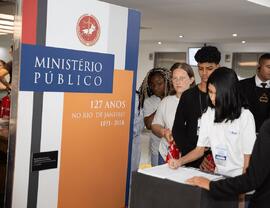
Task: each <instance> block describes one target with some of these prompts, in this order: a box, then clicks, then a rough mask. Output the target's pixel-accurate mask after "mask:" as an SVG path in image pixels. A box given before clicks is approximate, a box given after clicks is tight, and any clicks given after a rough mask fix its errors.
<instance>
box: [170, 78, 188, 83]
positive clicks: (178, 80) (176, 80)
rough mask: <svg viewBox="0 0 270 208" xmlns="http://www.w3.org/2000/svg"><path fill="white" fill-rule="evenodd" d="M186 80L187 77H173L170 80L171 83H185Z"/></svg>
mask: <svg viewBox="0 0 270 208" xmlns="http://www.w3.org/2000/svg"><path fill="white" fill-rule="evenodd" d="M186 79H187V77H174V78H172V81H173V82H180V81H181V82H183V81H185V80H186Z"/></svg>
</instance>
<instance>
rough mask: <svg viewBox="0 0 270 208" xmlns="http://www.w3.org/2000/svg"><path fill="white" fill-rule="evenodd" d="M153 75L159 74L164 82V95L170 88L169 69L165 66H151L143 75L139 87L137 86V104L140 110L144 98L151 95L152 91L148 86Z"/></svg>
mask: <svg viewBox="0 0 270 208" xmlns="http://www.w3.org/2000/svg"><path fill="white" fill-rule="evenodd" d="M155 75H160V76H161V77H162V78H163V79H164V82H165V92H164V95H165V96H167V95H168V94H169V92H170V90H171V75H170V70H168V69H166V68H153V69H151V70H150V71H149V72H148V73H147V74H146V76H145V78H144V80H143V82H142V84H141V86H140V88H139V106H138V110H139V111H140V109H141V108H143V104H144V100H145V99H146V98H147V97H151V96H152V95H153V94H154V93H153V91H152V89H151V87H150V82H151V78H152V77H153V76H155Z"/></svg>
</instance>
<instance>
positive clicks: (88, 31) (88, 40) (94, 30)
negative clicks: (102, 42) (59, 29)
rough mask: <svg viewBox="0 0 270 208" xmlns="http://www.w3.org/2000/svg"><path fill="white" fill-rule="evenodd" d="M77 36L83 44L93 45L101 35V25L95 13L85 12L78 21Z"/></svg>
mask: <svg viewBox="0 0 270 208" xmlns="http://www.w3.org/2000/svg"><path fill="white" fill-rule="evenodd" d="M76 30H77V36H78V38H79V40H80V41H81V43H82V44H84V45H86V46H92V45H94V44H96V42H97V41H98V39H99V36H100V25H99V22H98V20H97V18H96V17H95V16H93V15H88V14H84V15H82V16H81V17H80V18H79V20H78V22H77V28H76Z"/></svg>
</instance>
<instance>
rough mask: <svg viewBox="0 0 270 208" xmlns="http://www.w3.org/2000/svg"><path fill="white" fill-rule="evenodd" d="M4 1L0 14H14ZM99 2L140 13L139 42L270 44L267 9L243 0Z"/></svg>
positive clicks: (0, 4) (109, 0)
mask: <svg viewBox="0 0 270 208" xmlns="http://www.w3.org/2000/svg"><path fill="white" fill-rule="evenodd" d="M5 1H13V0H5ZM5 1H3V0H0V12H4V13H11V14H12V13H14V11H15V8H14V5H11V2H6V3H5ZM102 1H105V2H109V3H112V4H117V5H121V6H125V7H129V8H134V9H137V10H139V11H141V14H142V21H141V26H142V28H147V29H141V41H143V42H150V43H151V42H158V41H162V42H167V43H181V42H185V43H232V42H241V41H242V40H246V41H247V42H270V21H269V20H270V8H268V7H264V6H260V5H257V4H254V3H251V2H249V1H246V0H102ZM265 1H270V0H265ZM232 33H237V34H238V37H236V38H233V37H232ZM180 34H183V35H184V38H181V39H180V38H179V37H178V36H179V35H180Z"/></svg>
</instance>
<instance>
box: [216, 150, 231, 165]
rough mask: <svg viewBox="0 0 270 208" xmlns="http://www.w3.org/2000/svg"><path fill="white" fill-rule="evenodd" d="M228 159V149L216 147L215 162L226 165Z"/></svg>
mask: <svg viewBox="0 0 270 208" xmlns="http://www.w3.org/2000/svg"><path fill="white" fill-rule="evenodd" d="M227 159H228V150H227V148H224V147H216V151H215V163H216V164H217V165H221V166H226V163H227Z"/></svg>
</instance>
